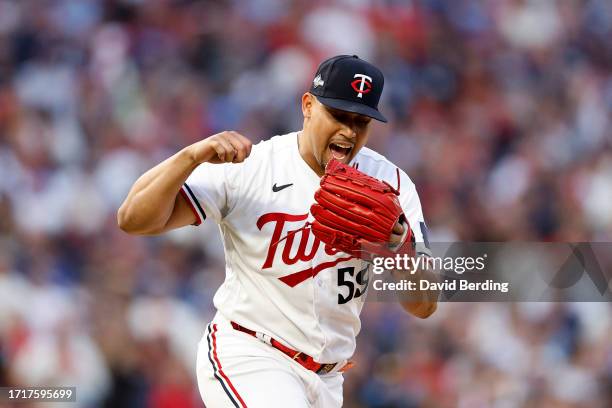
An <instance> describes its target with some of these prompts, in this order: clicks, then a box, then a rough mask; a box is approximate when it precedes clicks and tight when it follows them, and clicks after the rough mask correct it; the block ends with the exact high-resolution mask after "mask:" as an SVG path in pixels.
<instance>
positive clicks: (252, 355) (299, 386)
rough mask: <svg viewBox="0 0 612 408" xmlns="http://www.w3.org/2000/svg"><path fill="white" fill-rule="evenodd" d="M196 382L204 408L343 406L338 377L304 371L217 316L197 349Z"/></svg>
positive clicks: (341, 379) (338, 375) (336, 375)
mask: <svg viewBox="0 0 612 408" xmlns="http://www.w3.org/2000/svg"><path fill="white" fill-rule="evenodd" d="M197 378H198V388H199V390H200V395H201V396H202V400H203V401H204V404H205V405H206V407H208V408H226V407H228V408H230V407H231V408H234V407H235V408H246V407H250V408H288V407H291V408H335V407H341V406H342V383H343V381H344V378H343V377H342V373H330V374H324V375H318V374H316V373H314V372H312V371H310V370H307V369H306V368H304V367H302V366H301V365H300V364H298V363H297V362H295V361H293V360H291V359H290V358H289V357H288V356H286V355H285V354H283V353H282V352H281V351H279V350H277V349H275V348H274V347H272V346H270V345H268V344H266V343H264V342H262V341H260V340H259V339H257V338H255V337H252V336H250V335H248V334H246V333H243V332H240V331H237V330H234V329H233V328H232V326H231V325H230V322H229V321H227V319H225V318H224V317H223V316H221V314H220V313H217V315H216V316H215V318H214V319H213V321H212V322H211V323H210V324H209V325H208V326H207V327H206V331H205V333H204V336H203V337H202V340H201V341H200V344H199V345H198V357H197Z"/></svg>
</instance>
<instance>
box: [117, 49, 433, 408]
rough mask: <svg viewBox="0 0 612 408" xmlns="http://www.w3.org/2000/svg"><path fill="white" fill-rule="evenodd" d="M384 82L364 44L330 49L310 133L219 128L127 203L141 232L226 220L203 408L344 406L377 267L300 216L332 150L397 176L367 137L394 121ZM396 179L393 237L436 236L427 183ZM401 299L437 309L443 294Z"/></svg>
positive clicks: (202, 381)
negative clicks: (423, 195) (264, 134)
mask: <svg viewBox="0 0 612 408" xmlns="http://www.w3.org/2000/svg"><path fill="white" fill-rule="evenodd" d="M383 84H384V77H383V75H382V73H381V72H380V70H378V68H376V67H375V66H373V65H372V64H370V63H368V62H366V61H364V60H362V59H360V58H358V57H357V56H348V55H341V56H336V57H333V58H330V59H328V60H326V61H324V62H323V63H321V65H320V66H319V68H318V70H317V72H316V73H315V75H314V79H313V81H312V85H311V87H310V90H309V91H308V92H306V93H305V94H304V95H303V96H302V112H303V115H304V122H303V129H302V130H301V131H298V132H294V133H289V134H286V135H282V136H275V137H272V138H271V139H269V140H266V141H263V142H260V143H259V144H257V145H255V146H252V145H251V142H250V141H249V140H248V139H247V138H246V137H245V136H243V135H241V134H239V133H237V132H233V131H227V132H222V133H219V134H216V135H213V136H210V137H208V138H206V139H204V140H202V141H199V142H197V143H194V144H193V145H190V146H188V147H186V148H184V149H183V150H181V151H180V152H178V153H177V154H175V155H174V156H172V157H170V158H169V159H167V160H165V161H164V162H162V163H160V164H158V165H157V166H155V167H153V168H152V169H151V170H149V171H147V172H146V173H145V174H144V175H142V176H141V177H140V178H139V179H138V180H137V181H136V182H135V183H134V186H133V187H132V189H131V191H130V192H129V194H128V196H127V198H126V199H125V201H124V203H123V204H122V206H121V208H120V209H119V211H118V217H117V218H118V223H119V226H120V227H121V228H122V229H123V230H124V231H126V232H129V233H132V234H147V235H149V234H160V233H163V232H165V231H168V230H171V229H174V228H179V227H183V226H187V225H199V224H201V223H202V222H215V223H217V224H218V225H219V230H220V232H221V237H222V240H223V245H224V248H225V259H226V277H225V281H224V283H223V284H222V285H221V287H220V288H219V289H218V290H217V292H216V294H215V297H214V305H215V307H216V308H217V314H216V316H215V318H214V319H213V321H212V322H211V323H210V324H209V325H208V326H207V328H206V331H205V333H204V336H203V338H202V341H201V342H200V345H199V351H198V356H197V379H198V386H199V389H200V393H201V395H202V399H203V401H204V403H205V404H206V406H208V407H211V408H216V407H247V406H248V407H262V408H263V407H265V408H269V407H321V408H330V407H340V406H342V400H343V396H342V383H343V372H345V371H346V370H347V369H348V368H350V365H351V363H350V358H351V356H352V355H353V353H354V351H355V346H356V342H355V338H356V336H357V334H358V333H359V330H360V326H361V325H360V320H359V314H360V312H361V309H362V307H363V303H364V298H365V295H364V294H365V292H366V287H367V284H368V280H369V277H370V268H369V264H368V263H366V262H365V261H363V260H360V259H357V258H353V257H351V256H350V255H348V254H345V253H342V252H339V251H337V250H335V249H334V248H330V247H328V246H326V245H325V244H323V243H322V242H321V241H319V240H318V239H317V238H315V236H314V235H313V234H312V233H311V232H310V230H308V229H301V227H303V226H304V224H305V223H306V222H308V221H312V216H311V215H310V213H309V208H310V206H311V205H312V204H313V202H314V193H315V191H316V190H317V188H318V187H319V182H320V178H321V177H322V175H323V174H324V172H325V166H326V164H327V163H328V162H329V161H330V160H331V159H332V158H335V159H336V160H339V161H341V162H344V163H345V164H349V165H353V166H358V169H359V170H360V171H362V172H364V173H366V174H368V175H370V176H373V177H376V178H378V179H380V180H384V181H387V182H388V183H389V184H391V185H397V184H398V180H397V177H398V176H397V174H398V172H397V168H396V166H395V165H393V164H392V163H391V162H390V161H389V160H387V159H386V158H385V157H383V156H382V155H380V154H378V153H376V152H374V151H372V150H370V149H368V148H367V147H364V145H365V144H366V142H367V140H368V137H369V133H370V121H371V120H372V119H376V120H379V121H383V122H386V119H385V117H384V116H383V115H382V114H381V113H380V112H379V111H378V102H379V99H380V96H381V93H382V90H383ZM399 177H400V180H399V182H400V185H401V189H400V196H399V200H400V204H401V206H402V209H403V210H404V214H405V216H406V219H407V221H408V222H407V224H397V225H396V227H395V228H394V232H393V234H391V236H390V237H389V243H390V245H398V244H401V241H402V238H403V237H404V236H405V234H404V232H405V229H406V228H411V229H412V233H413V235H414V237H415V239H416V242H417V243H425V242H426V241H427V237H426V227H425V221H424V219H423V212H422V209H421V204H420V201H419V197H418V194H417V191H416V189H415V186H414V184H413V183H412V181H411V180H410V178H409V177H408V176H407V175H406V174H405V173H404V172H403V171H401V170H400V171H399ZM300 229H301V230H300ZM296 230H300V231H298V232H296V233H293V232H294V231H296ZM417 248H425V246H424V245H420V246H417ZM424 273H427V272H423V271H419V272H417V274H416V276H414V275H413V279H419V274H424ZM402 306H403V307H404V308H405V309H406V310H407V311H408V312H409V313H411V314H413V315H415V316H418V317H421V318H426V317H428V316H429V315H431V314H432V313H433V312H434V311H435V309H436V302H435V300H429V299H427V298H425V297H424V298H423V300H422V301H420V302H411V303H402Z"/></svg>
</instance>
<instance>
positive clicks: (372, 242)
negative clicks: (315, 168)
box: [310, 159, 414, 259]
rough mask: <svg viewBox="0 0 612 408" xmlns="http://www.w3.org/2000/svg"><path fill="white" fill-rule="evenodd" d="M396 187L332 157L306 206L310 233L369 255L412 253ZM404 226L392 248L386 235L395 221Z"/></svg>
mask: <svg viewBox="0 0 612 408" xmlns="http://www.w3.org/2000/svg"><path fill="white" fill-rule="evenodd" d="M398 196H399V191H398V190H397V189H395V188H393V187H392V186H391V185H389V183H387V182H384V181H380V180H378V179H376V178H374V177H370V176H368V175H367V174H365V173H362V172H361V171H359V170H357V169H355V168H353V167H350V166H347V165H345V164H343V163H341V162H339V161H337V160H334V159H332V161H330V162H329V163H328V165H327V167H326V169H325V175H324V176H323V177H322V178H321V187H320V188H319V189H318V190H317V192H316V193H315V196H314V198H315V200H316V204H313V205H312V206H311V207H310V212H311V214H312V215H313V217H314V222H313V223H312V224H311V228H312V231H313V233H314V235H315V236H316V237H317V238H319V239H320V240H321V241H323V242H324V243H326V244H328V245H330V246H331V247H332V248H336V249H339V250H341V251H342V252H346V253H347V254H349V255H352V256H355V257H358V258H362V259H371V258H372V257H375V256H393V255H395V253H397V252H401V253H409V255H411V256H413V255H414V236H413V235H412V230H411V229H410V226H409V225H408V221H407V220H406V217H405V215H404V213H403V210H402V207H401V206H400V203H399V200H398ZM398 221H400V222H402V223H403V224H404V228H407V229H408V232H407V233H406V237H405V239H404V241H403V242H404V243H403V244H402V245H400V248H398V249H396V251H393V250H391V248H389V245H388V243H389V239H390V238H391V233H392V231H393V226H394V225H395V223H396V222H398Z"/></svg>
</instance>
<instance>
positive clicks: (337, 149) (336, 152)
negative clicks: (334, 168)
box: [329, 143, 353, 161]
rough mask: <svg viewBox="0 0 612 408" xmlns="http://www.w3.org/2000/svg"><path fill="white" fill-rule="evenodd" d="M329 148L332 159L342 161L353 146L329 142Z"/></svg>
mask: <svg viewBox="0 0 612 408" xmlns="http://www.w3.org/2000/svg"><path fill="white" fill-rule="evenodd" d="M329 150H330V152H331V155H332V157H333V158H334V159H336V160H340V161H342V160H344V159H346V158H347V157H348V156H349V154H350V153H351V150H353V146H352V145H351V144H345V143H330V144H329Z"/></svg>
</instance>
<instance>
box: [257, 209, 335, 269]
mask: <svg viewBox="0 0 612 408" xmlns="http://www.w3.org/2000/svg"><path fill="white" fill-rule="evenodd" d="M307 218H308V214H285V213H268V214H264V215H262V216H261V217H259V219H258V220H257V228H258V229H259V230H261V229H262V228H263V227H264V226H265V225H266V224H268V223H273V224H274V231H273V232H272V238H271V240H270V243H269V244H268V252H267V256H266V260H265V262H264V264H263V266H262V267H261V268H262V269H268V268H271V267H272V266H273V264H274V257H275V256H276V250H277V249H278V247H279V246H281V247H282V248H281V251H282V261H283V263H284V264H285V265H293V264H295V263H296V262H298V261H303V262H307V261H310V260H312V259H313V258H314V256H315V254H316V253H317V251H318V249H319V245H320V244H321V241H320V240H319V239H318V238H316V237H314V240H313V242H312V244H311V245H310V246H309V245H308V241H309V238H310V230H309V229H303V230H301V231H299V232H294V231H297V230H299V229H300V228H302V227H303V226H304V222H302V221H305V220H306V219H307ZM298 222H299V224H298V225H295V224H297V223H298ZM291 224H294V225H291ZM285 225H287V227H288V228H287V230H286V231H285ZM291 226H295V228H290V227H291ZM283 231H284V233H283ZM283 238H284V239H283ZM281 239H282V241H281ZM296 240H297V245H296ZM296 246H297V248H295V247H296ZM324 250H325V253H326V254H328V255H334V254H336V253H337V252H338V251H337V250H334V249H333V248H331V247H329V246H328V245H325V246H324ZM292 253H295V255H293V256H291V254H292Z"/></svg>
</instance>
